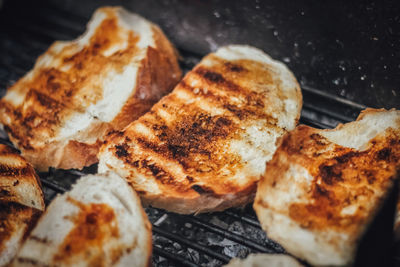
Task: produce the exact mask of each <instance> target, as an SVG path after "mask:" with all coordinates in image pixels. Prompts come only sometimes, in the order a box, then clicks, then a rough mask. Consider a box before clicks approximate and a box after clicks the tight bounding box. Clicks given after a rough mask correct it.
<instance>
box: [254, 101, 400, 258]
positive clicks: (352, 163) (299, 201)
mask: <svg viewBox="0 0 400 267" xmlns="http://www.w3.org/2000/svg"><path fill="white" fill-rule="evenodd" d="M267 169H268V171H267V172H266V173H265V175H264V176H263V177H262V178H261V179H260V182H259V184H258V190H257V195H256V199H255V202H254V209H255V211H256V213H257V216H258V218H259V220H260V222H261V225H262V227H263V229H264V230H265V231H266V232H267V234H268V236H269V237H270V238H271V239H274V240H276V241H277V242H279V243H280V244H281V245H282V246H283V247H284V248H285V249H286V250H287V251H288V252H289V253H291V254H293V255H295V256H296V257H299V258H302V259H305V260H307V261H308V262H309V263H310V264H312V265H325V266H331V265H332V266H333V265H334V266H343V265H345V266H347V265H350V264H352V263H353V262H354V260H355V253H356V251H357V248H358V246H359V243H360V241H361V238H362V237H363V234H364V233H365V232H366V230H367V229H368V226H369V225H370V223H371V222H372V221H373V220H374V217H375V215H376V214H377V213H378V212H379V210H380V209H381V207H382V206H383V204H384V202H385V199H386V198H387V197H388V194H389V192H391V190H392V189H393V186H394V185H395V184H396V183H395V181H396V176H397V175H398V172H399V170H400V111H397V110H390V111H386V110H383V109H381V110H375V109H367V110H365V111H363V112H362V113H361V114H360V116H359V117H358V119H357V121H354V122H351V123H347V124H344V125H339V126H338V127H337V128H336V129H333V130H318V129H313V128H311V127H308V126H304V125H301V126H298V127H297V128H296V129H295V130H294V131H293V132H291V133H288V134H287V135H286V136H285V137H284V138H282V141H281V144H280V146H279V148H278V149H277V151H276V153H275V155H274V157H273V159H272V160H271V161H270V162H268V163H267Z"/></svg>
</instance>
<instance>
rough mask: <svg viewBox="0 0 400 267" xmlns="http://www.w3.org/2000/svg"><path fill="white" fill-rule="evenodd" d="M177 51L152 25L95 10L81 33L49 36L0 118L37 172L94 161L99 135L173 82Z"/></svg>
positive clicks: (116, 10)
mask: <svg viewBox="0 0 400 267" xmlns="http://www.w3.org/2000/svg"><path fill="white" fill-rule="evenodd" d="M180 76H181V71H180V69H179V66H178V62H177V54H176V52H175V49H174V47H173V46H172V44H171V43H170V42H169V41H168V40H167V38H166V37H165V36H164V34H163V33H162V31H161V30H160V28H159V27H157V26H156V25H154V24H152V23H150V22H149V21H147V20H145V19H143V18H141V17H140V16H138V15H135V14H131V13H129V12H127V11H126V10H124V9H122V8H120V7H104V8H100V9H98V10H97V11H96V12H95V13H94V15H93V17H92V19H91V20H90V22H89V24H88V26H87V30H86V32H85V33H84V34H83V35H82V36H80V37H79V38H78V39H76V40H74V41H70V42H67V41H57V42H55V43H54V44H53V45H51V46H50V48H49V49H48V50H47V51H46V52H45V53H44V54H43V55H42V56H40V57H39V58H38V60H37V62H36V64H35V66H34V68H33V69H32V70H31V71H30V72H28V73H27V74H26V75H25V76H24V77H23V78H21V79H20V80H19V81H18V82H16V83H15V84H14V85H13V86H12V87H11V88H9V89H8V91H7V93H6V95H5V96H4V98H3V99H2V100H1V101H0V122H1V123H2V124H3V125H4V128H5V130H6V131H7V132H8V134H9V137H10V140H11V141H12V142H13V143H14V145H15V146H16V147H18V148H19V149H20V150H21V152H22V155H23V156H24V157H25V158H26V159H27V160H28V161H29V162H31V163H32V164H33V166H34V167H35V168H37V169H39V170H44V171H45V170H47V169H48V167H55V168H64V169H69V168H78V169H79V168H82V167H84V166H88V165H91V164H93V163H95V162H97V158H96V154H97V152H98V148H99V146H100V143H101V141H102V137H103V136H104V135H105V134H106V133H107V132H108V131H110V130H119V129H122V128H123V127H125V126H126V125H127V124H128V123H130V122H131V121H133V120H135V119H136V118H138V117H139V116H140V115H142V114H143V113H145V112H146V111H148V110H149V109H150V107H151V106H152V105H153V104H154V103H155V102H156V101H158V100H159V99H160V98H161V97H162V96H163V95H165V94H166V93H168V92H169V91H170V90H172V89H173V87H174V86H175V85H176V83H177V82H178V81H179V79H180Z"/></svg>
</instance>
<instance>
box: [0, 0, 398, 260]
mask: <svg viewBox="0 0 400 267" xmlns="http://www.w3.org/2000/svg"><path fill="white" fill-rule="evenodd" d="M79 2H80V3H78V2H76V1H75V3H74V1H64V2H62V3H60V2H57V1H40V2H39V3H38V1H26V2H24V1H5V2H4V3H2V7H1V10H0V96H3V95H4V93H5V89H6V88H7V87H8V86H10V85H12V84H13V83H14V82H15V81H16V80H18V78H19V77H21V76H22V75H24V74H25V73H26V72H27V71H28V70H29V69H31V68H32V66H33V64H34V62H35V60H36V58H37V57H38V56H39V55H40V54H41V53H43V52H44V51H45V50H46V49H47V48H48V47H49V45H50V44H51V43H52V42H53V41H54V40H71V39H74V38H75V37H77V36H78V35H80V34H81V33H82V32H83V31H84V30H85V25H86V23H87V21H88V18H89V16H90V14H91V12H92V11H93V10H94V9H95V8H96V7H98V6H99V5H104V4H108V3H106V2H105V1H100V2H101V3H98V2H96V1H88V2H83V1H79ZM272 2H273V3H270V4H269V6H267V7H265V6H264V7H263V6H262V4H261V3H260V1H253V2H251V3H250V2H248V3H246V4H245V5H246V6H245V7H243V8H242V7H241V5H240V3H238V2H237V1H232V3H231V4H232V6H230V8H228V7H224V6H223V5H222V4H221V2H219V1H159V2H157V1H148V2H146V1H143V3H139V1H131V2H126V1H125V2H124V1H119V2H118V4H123V5H125V6H126V7H127V8H128V9H130V10H132V11H134V12H137V13H139V14H142V15H144V16H145V17H147V18H149V19H150V20H153V21H154V22H156V23H158V24H159V25H160V27H161V28H163V29H164V30H165V32H166V34H167V36H169V37H170V38H171V40H172V41H173V42H174V43H175V44H176V45H177V47H178V50H179V52H180V54H181V56H182V57H181V62H180V63H181V67H182V69H183V70H184V71H185V72H186V71H188V70H190V69H191V68H192V67H193V66H194V65H195V64H196V63H197V62H198V61H199V60H200V59H201V57H202V56H204V55H205V54H206V53H208V52H209V51H210V50H214V49H215V48H217V47H218V46H219V45H223V44H228V43H235V42H240V43H248V44H250V45H255V46H258V47H259V48H262V49H263V50H264V51H266V52H267V53H269V54H271V56H272V57H274V58H276V59H280V60H282V61H284V62H285V63H286V64H288V65H289V67H290V68H291V69H292V70H293V71H294V72H295V75H296V76H297V77H298V79H299V81H300V83H301V87H302V92H303V98H304V105H303V110H302V114H301V119H300V122H301V123H304V124H307V125H310V126H313V127H317V128H332V127H335V126H336V125H337V124H338V123H344V122H349V121H352V120H354V119H355V118H356V117H357V115H358V113H359V112H360V111H361V110H362V109H364V108H366V107H367V106H373V107H386V108H390V107H395V108H400V101H399V96H400V90H399V86H400V82H399V76H398V75H396V74H395V72H396V69H397V72H398V71H399V69H400V65H398V66H397V65H396V64H400V60H398V58H400V54H399V53H400V52H399V48H398V47H399V46H398V47H397V51H396V49H395V48H393V45H394V46H395V45H396V44H397V43H398V40H400V38H399V35H398V34H397V35H396V29H395V28H390V27H392V26H391V25H395V24H396V23H399V22H400V16H397V17H393V19H394V20H393V21H392V22H390V21H389V22H387V21H386V20H385V15H384V14H383V15H382V14H380V13H379V12H380V11H379V10H383V11H385V10H387V12H389V10H390V12H392V13H390V14H389V18H392V17H390V15H391V14H395V13H396V12H395V10H399V9H394V11H393V8H395V7H396V6H390V5H389V6H383V7H382V6H381V5H378V4H376V5H375V4H374V5H372V6H368V5H365V6H361V7H362V8H363V10H364V9H365V10H367V11H366V12H367V15H368V14H369V15H371V14H372V16H376V17H378V18H379V16H383V20H382V21H383V22H382V23H383V24H382V23H380V24H379V23H378V24H375V26H373V25H372V26H371V27H372V30H371V31H370V32H367V33H366V34H367V35H368V36H369V34H370V35H371V36H375V37H373V38H377V39H378V40H373V39H371V40H368V42H367V43H366V44H365V46H364V47H362V50H365V49H369V46H371V47H372V48H375V50H373V51H372V52H376V51H380V49H381V48H389V50H382V51H380V52H379V53H378V54H373V55H366V56H365V57H366V60H367V61H360V60H359V59H358V57H357V55H358V53H357V52H356V50H357V46H358V44H360V43H362V41H360V39H357V38H358V37H360V36H362V34H361V35H360V36H358V37H357V36H356V37H357V38H356V39H355V40H354V42H353V43H351V42H350V41H349V40H350V39H348V37H349V36H350V35H351V32H350V33H347V34H346V35H345V37H344V40H341V39H337V42H335V43H333V44H332V45H333V47H327V48H326V49H327V51H328V52H327V56H326V57H325V58H321V56H320V55H319V54H318V51H320V50H319V49H320V48H321V45H323V43H324V41H323V40H322V41H321V40H319V41H318V40H316V41H315V42H311V41H303V43H301V38H304V40H310V39H312V38H314V37H315V36H314V37H313V36H306V34H304V31H303V35H302V34H300V33H299V31H296V29H297V28H296V27H297V26H296V25H295V24H293V21H295V19H296V18H301V17H303V16H308V15H310V14H311V15H312V14H314V13H313V12H315V10H314V9H315V8H314V9H310V8H309V7H308V6H300V4H296V5H295V6H294V7H290V6H286V5H285V4H284V3H279V1H272ZM303 2H304V1H303ZM0 3H1V2H0ZM112 4H113V5H114V4H115V2H112ZM189 4H192V5H189ZM243 4H244V3H243ZM304 4H305V3H302V5H304ZM315 5H317V6H318V5H321V4H315ZM337 5H340V4H337ZM349 6H350V4H348V5H347V6H344V7H343V8H342V9H336V11H337V10H339V11H340V10H341V11H346V10H347V11H349V10H351V8H352V7H351V6H350V7H349ZM328 7H329V6H328ZM358 7H360V6H358ZM317 8H318V7H317ZM369 8H372V11H371V10H369ZM382 8H383V9H382ZM396 8H397V7H396ZM197 11H198V12H197ZM279 12H281V13H279ZM285 12H286V13H285ZM333 12H335V11H333ZM368 12H369V13H368ZM184 13H187V14H186V15H185V14H184ZM350 13H351V12H350ZM350 13H346V15H348V16H349V14H350ZM359 13H360V12H358V11H355V12H353V13H351V14H353V16H356V19H357V20H356V22H360V21H361V22H363V18H364V17H361V19H358V17H357V14H358V15H360V14H359ZM204 14H207V15H206V17H205V18H201V16H202V15H204ZM269 14H270V15H269ZM293 14H295V15H293ZM396 14H400V12H397V13H396ZM314 15H315V14H314ZM314 15H313V16H314ZM364 15H365V14H364ZM248 16H252V17H251V18H250V19H247V20H246V19H245V18H247V17H248ZM293 16H294V17H293ZM196 18H197V19H199V20H197V21H196ZM233 18H236V19H233ZM286 18H287V22H285V19H286ZM314 18H315V16H314ZM318 19H320V20H321V21H322V22H323V23H326V19H324V18H323V15H320V17H318ZM396 19H397V20H396ZM221 20H222V23H221V24H222V25H219V24H217V25H213V21H221ZM274 21H275V22H276V23H275V24H274ZM300 21H302V25H301V26H310V27H312V29H315V26H312V18H311V19H310V18H306V19H303V20H300ZM345 21H346V19H345ZM364 22H365V23H368V21H364ZM378 22H379V21H378ZM290 23H292V24H290ZM334 23H338V24H340V23H342V24H343V23H345V22H343V21H342V22H340V21H335V22H334ZM385 23H388V24H385ZM390 23H392V24H390ZM377 25H378V26H377ZM382 25H383V26H382ZM387 25H389V26H390V27H389V29H390V30H389V29H387V28H385V29H383V30H384V32H383V33H382V32H380V30H381V29H382V27H384V26H387ZM353 26H354V25H353ZM196 27H197V29H198V31H196ZM246 27H249V28H246ZM262 27H264V28H263V30H264V32H265V31H267V32H268V33H269V34H268V35H266V36H262V35H261V34H258V33H256V32H257V30H259V29H261V28H262ZM282 27H283V28H282ZM285 27H286V29H289V28H292V27H293V29H292V31H288V32H287V33H282V29H284V28H285ZM321 27H322V26H321ZM363 27H364V26H363V24H360V25H359V28H361V29H364V30H366V31H367V30H368V29H369V28H368V27H369V26H368V27H367V26H366V27H364V28H363ZM374 27H375V28H374ZM328 28H329V27H328ZM343 30H345V29H343ZM399 32H400V31H399ZM399 32H397V33H399ZM326 34H327V35H333V34H334V33H332V32H328V33H326ZM374 34H375V35H374ZM346 36H347V37H346ZM396 36H397V39H396V38H395V37H396ZM263 37H265V38H263ZM307 38H308V39H307ZM346 38H347V39H346ZM379 38H381V40H380V39H379ZM382 38H383V41H382ZM288 40H290V42H288V43H285V41H288ZM296 40H300V41H296ZM310 42H311V43H310ZM374 42H378V43H377V45H376V46H374V45H375V44H374ZM396 42H397V43H396ZM289 46H290V47H289ZM386 46H387V47H386ZM277 47H278V48H279V49H277ZM302 47H305V48H302ZM391 47H392V48H391ZM285 49H286V50H285ZM346 49H349V50H350V51H349V52H348V50H346ZM360 49H361V48H360ZM338 50H340V51H341V52H340V51H339V52H337V51H338ZM285 51H286V52H285ZM332 51H333V52H332ZM364 52H365V51H364ZM348 53H355V56H354V57H352V56H349V54H348ZM306 57H309V58H310V60H305V58H306ZM336 57H337V58H336ZM376 58H379V59H380V61H379V62H378V61H376V62H374V66H373V67H372V66H369V64H370V63H371V62H372V61H370V60H375V59H376ZM396 58H397V60H396ZM322 62H325V63H322ZM324 64H327V65H329V64H331V66H328V67H326V66H325V67H324V66H323V65H324ZM383 66H386V68H385V67H383ZM381 67H382V69H378V68H381ZM388 68H389V70H388ZM390 68H392V69H390ZM346 69H347V70H350V71H351V72H350V74H351V75H355V76H356V78H354V77H351V76H349V74H348V72H346ZM340 75H342V76H340ZM313 77H315V79H313ZM324 79H326V80H327V82H326V81H323V80H324ZM353 86H354V88H356V89H354V90H351V87H353ZM396 86H397V87H396ZM374 87H375V88H374ZM378 87H379V88H378ZM378 89H379V90H378ZM354 99H358V100H359V101H355V100H354ZM361 103H363V104H361ZM0 143H5V144H11V143H10V142H9V141H8V139H7V135H6V134H5V133H4V132H3V131H0ZM96 169H97V166H91V167H88V168H85V169H84V170H82V171H77V170H56V169H50V170H49V172H46V173H40V174H39V175H40V178H41V181H42V185H43V189H44V193H45V199H46V202H47V204H48V203H49V202H51V200H52V199H53V198H54V197H55V195H56V194H58V193H62V192H65V191H67V190H69V188H70V187H71V184H73V183H74V182H75V181H76V179H77V178H79V177H80V176H82V175H84V174H86V173H95V172H96ZM146 212H147V214H148V216H149V219H150V221H151V223H152V225H153V263H154V265H155V266H221V265H223V264H225V263H227V262H228V261H229V260H230V259H231V258H233V257H242V258H243V257H245V256H247V255H248V254H249V253H256V252H262V253H285V251H284V249H283V248H282V247H281V246H280V245H279V244H277V243H276V242H274V241H272V240H270V239H268V236H267V235H266V234H265V233H264V232H263V231H262V230H261V228H260V224H259V222H258V220H257V218H256V216H255V213H254V211H253V210H252V207H251V205H249V206H247V207H245V208H242V209H229V210H227V211H224V212H218V213H210V214H201V215H197V216H188V215H178V214H174V213H170V212H166V211H164V210H160V209H155V208H151V207H148V208H146ZM379 245H380V244H376V246H379ZM391 257H392V258H393V262H394V264H395V266H400V250H399V249H397V253H395V252H394V253H392V256H391Z"/></svg>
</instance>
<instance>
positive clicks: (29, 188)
mask: <svg viewBox="0 0 400 267" xmlns="http://www.w3.org/2000/svg"><path fill="white" fill-rule="evenodd" d="M0 201H2V202H15V203H19V204H21V205H25V206H28V207H32V208H36V209H38V210H41V211H43V210H44V198H43V192H42V189H41V184H40V180H39V178H38V176H37V174H36V172H35V170H34V169H33V167H32V166H31V165H30V164H29V163H28V162H27V161H26V160H25V159H24V158H23V157H22V156H20V155H19V154H18V152H17V151H16V150H15V149H13V148H11V147H9V146H6V145H3V144H0Z"/></svg>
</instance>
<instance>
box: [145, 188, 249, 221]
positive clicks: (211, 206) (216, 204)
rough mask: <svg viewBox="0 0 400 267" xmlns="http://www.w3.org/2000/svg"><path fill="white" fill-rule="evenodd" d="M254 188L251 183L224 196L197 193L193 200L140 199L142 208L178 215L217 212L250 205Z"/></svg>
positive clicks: (163, 197) (159, 197) (164, 196)
mask: <svg viewBox="0 0 400 267" xmlns="http://www.w3.org/2000/svg"><path fill="white" fill-rule="evenodd" d="M256 187H257V185H256V183H252V184H251V185H250V186H249V187H247V188H244V189H243V190H242V191H240V192H235V193H234V194H225V195H213V194H212V193H211V194H210V193H199V195H198V197H195V198H184V197H180V196H178V197H173V196H166V195H151V196H150V195H147V196H146V197H141V199H142V203H143V205H144V206H152V207H155V208H160V209H165V210H168V211H172V212H175V213H179V214H198V213H206V212H218V211H223V210H226V209H228V208H232V207H244V206H245V205H247V204H249V203H251V202H252V201H253V200H254V197H255V193H256Z"/></svg>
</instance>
